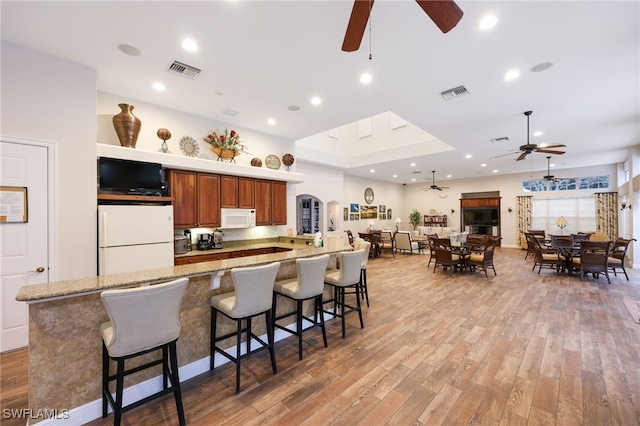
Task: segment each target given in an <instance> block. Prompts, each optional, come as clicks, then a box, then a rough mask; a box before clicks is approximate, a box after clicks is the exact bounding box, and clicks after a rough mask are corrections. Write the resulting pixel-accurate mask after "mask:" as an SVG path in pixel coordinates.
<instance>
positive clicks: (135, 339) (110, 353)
mask: <svg viewBox="0 0 640 426" xmlns="http://www.w3.org/2000/svg"><path fill="white" fill-rule="evenodd" d="M188 283H189V279H188V278H180V279H178V280H175V281H171V282H168V283H164V284H156V285H150V286H146V287H136V288H126V289H117V290H106V291H103V292H102V293H101V294H100V296H101V298H102V301H103V303H104V306H105V308H106V310H107V313H108V314H109V319H110V321H107V322H104V323H102V324H101V325H100V331H101V333H102V339H103V344H102V417H103V418H104V417H107V409H108V404H111V407H112V408H113V412H114V420H113V423H114V425H116V426H117V425H119V424H120V420H121V418H122V413H124V412H126V411H129V410H131V409H132V408H135V407H138V406H140V405H142V404H144V403H146V402H148V401H151V400H152V399H154V398H157V397H159V396H162V395H166V394H168V393H171V392H173V394H174V397H175V400H176V408H177V410H178V419H179V420H180V424H181V425H184V424H185V419H184V410H183V408H182V394H181V392H180V378H179V377H178V360H177V358H176V341H177V340H178V336H179V334H180V321H179V318H178V317H179V314H180V304H181V303H182V297H183V296H184V292H185V289H186V288H187V284H188ZM159 349H161V350H162V358H161V359H157V360H155V361H151V362H148V363H146V364H143V365H140V366H138V367H134V368H131V369H129V370H125V366H124V362H125V360H127V359H129V358H133V357H137V356H140V355H143V354H146V353H148V352H152V351H156V350H159ZM110 359H112V360H114V361H116V363H117V369H116V374H115V375H109V360H110ZM158 364H162V379H163V380H162V383H163V389H162V390H161V391H159V392H157V393H155V394H153V395H151V396H148V397H146V398H144V399H141V400H139V401H136V402H134V403H132V404H129V405H127V406H126V407H123V406H122V393H123V390H124V377H125V376H127V375H129V374H132V373H136V372H138V371H140V370H143V369H146V368H149V367H152V366H155V365H158ZM113 380H115V381H116V397H115V400H114V398H113V396H112V395H111V392H110V391H109V382H111V381H113ZM168 380H170V381H171V386H168Z"/></svg>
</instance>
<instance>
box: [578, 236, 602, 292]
mask: <svg viewBox="0 0 640 426" xmlns="http://www.w3.org/2000/svg"><path fill="white" fill-rule="evenodd" d="M610 248H611V241H583V242H581V243H580V256H575V257H573V258H572V259H571V264H572V266H573V268H574V269H575V270H578V271H579V273H580V280H581V281H582V280H583V278H584V276H585V275H586V274H587V273H589V272H590V273H591V274H592V275H593V277H594V278H598V276H599V274H604V276H605V277H607V282H608V283H609V284H611V280H610V279H609V266H608V260H609V249H610Z"/></svg>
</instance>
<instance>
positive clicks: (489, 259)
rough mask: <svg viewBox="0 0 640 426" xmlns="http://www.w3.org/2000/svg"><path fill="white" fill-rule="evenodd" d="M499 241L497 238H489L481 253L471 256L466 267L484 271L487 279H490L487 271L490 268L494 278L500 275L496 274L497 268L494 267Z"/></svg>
mask: <svg viewBox="0 0 640 426" xmlns="http://www.w3.org/2000/svg"><path fill="white" fill-rule="evenodd" d="M497 241H498V240H497V239H495V238H488V239H487V242H486V243H485V245H484V247H483V249H482V251H481V252H480V253H477V252H472V253H471V254H470V255H469V258H468V259H466V266H467V267H469V268H470V269H471V270H473V271H476V270H480V271H484V276H485V278H489V275H488V274H487V270H488V269H489V268H491V269H492V270H493V275H494V276H496V275H498V274H497V273H496V268H495V267H494V265H493V254H494V252H495V248H496V244H497Z"/></svg>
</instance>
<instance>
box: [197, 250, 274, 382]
mask: <svg viewBox="0 0 640 426" xmlns="http://www.w3.org/2000/svg"><path fill="white" fill-rule="evenodd" d="M279 269H280V262H273V263H270V264H267V265H261V266H252V267H245V268H233V269H231V279H232V280H233V288H234V291H232V292H228V293H222V294H218V295H216V296H213V297H212V298H211V359H210V365H209V369H210V370H213V368H214V366H215V365H214V363H215V354H216V352H217V353H219V354H221V355H222V356H224V357H225V358H227V359H228V360H229V361H231V362H233V363H235V365H236V393H239V392H240V361H241V360H242V359H244V358H245V357H248V356H249V355H251V354H252V353H255V352H258V351H260V350H263V349H267V350H268V351H269V355H270V356H271V368H272V369H273V374H276V373H277V371H278V370H277V367H276V357H275V352H274V349H273V321H272V318H271V309H272V301H273V287H274V283H275V279H276V275H277V274H278V270H279ZM218 313H221V314H222V315H224V316H225V317H227V318H229V319H230V320H232V321H235V323H236V331H233V332H231V333H228V334H225V335H223V336H218V335H217V323H218ZM258 315H264V316H265V323H266V330H267V341H266V342H265V341H264V340H262V339H261V338H260V337H258V336H256V335H255V334H254V333H253V332H252V331H251V319H252V318H253V317H255V316H258ZM243 320H244V321H245V323H246V326H245V328H243V327H242V322H243ZM244 332H246V340H245V345H246V351H245V353H244V354H241V346H242V333H244ZM234 336H235V337H236V350H235V355H231V354H230V353H228V352H227V351H226V350H225V348H222V347H219V346H218V345H217V343H218V342H221V341H223V340H225V339H228V338H229V337H234ZM252 340H256V341H257V342H258V343H260V346H259V347H258V348H256V349H254V350H251V341H252Z"/></svg>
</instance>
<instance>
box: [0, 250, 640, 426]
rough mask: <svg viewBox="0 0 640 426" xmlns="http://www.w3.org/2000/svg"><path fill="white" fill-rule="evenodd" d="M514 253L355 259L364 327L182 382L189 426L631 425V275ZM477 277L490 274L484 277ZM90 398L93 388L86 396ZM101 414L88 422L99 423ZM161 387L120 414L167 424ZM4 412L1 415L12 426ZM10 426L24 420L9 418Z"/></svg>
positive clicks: (131, 421)
mask: <svg viewBox="0 0 640 426" xmlns="http://www.w3.org/2000/svg"><path fill="white" fill-rule="evenodd" d="M524 256H525V252H524V251H521V250H517V249H504V248H498V249H497V252H496V255H495V263H496V269H497V271H498V276H497V277H493V276H490V278H489V279H486V278H485V277H484V274H483V273H475V274H468V273H467V274H458V273H455V274H454V275H453V277H450V276H449V274H448V273H443V271H442V270H440V269H438V270H437V271H436V272H435V273H433V272H432V268H427V261H428V259H429V256H428V255H415V254H414V255H402V254H400V255H397V256H396V259H395V260H394V259H393V258H392V257H391V256H390V255H385V257H384V258H381V259H375V260H372V261H370V262H369V268H368V278H369V292H370V300H371V307H369V308H367V307H366V306H365V307H364V323H365V328H364V329H362V330H361V329H360V327H359V325H358V321H357V317H356V316H355V315H350V316H349V317H348V328H347V338H346V339H342V338H341V336H340V323H339V320H331V321H329V322H328V333H329V336H328V338H329V347H328V348H324V347H323V346H322V343H321V342H322V339H321V336H320V333H319V331H313V332H310V333H308V334H307V335H306V339H307V341H308V342H310V343H311V345H309V344H307V345H306V346H305V348H304V350H305V357H304V360H303V361H298V356H297V344H296V343H295V340H294V339H295V338H294V337H291V338H287V339H286V340H283V341H280V342H278V343H277V353H276V356H277V361H278V374H276V375H273V374H272V373H271V367H270V362H269V358H268V355H267V354H266V353H261V354H256V355H255V356H253V357H252V358H250V359H248V360H247V361H246V362H245V363H243V367H242V389H243V390H242V392H241V393H240V394H239V395H236V394H235V393H234V386H235V384H234V370H233V366H232V365H231V364H226V365H224V366H222V367H219V368H216V369H215V371H214V372H213V373H205V374H202V375H200V376H198V377H196V378H194V379H191V380H189V381H187V382H185V383H184V384H183V400H184V405H185V412H186V417H187V422H188V423H190V424H192V425H211V424H219V425H238V424H242V425H250V424H278V425H326V424H334V425H410V424H419V425H439V424H446V425H467V424H486V425H525V424H528V425H538V424H543V425H553V424H558V425H634V424H640V325H639V324H636V323H634V322H633V321H632V318H631V316H630V315H629V313H628V312H627V311H626V309H625V307H624V305H623V302H622V299H623V298H625V297H627V298H631V299H635V300H640V286H639V285H638V284H640V271H634V270H631V271H628V272H629V275H630V281H627V280H625V278H624V276H622V277H621V276H620V275H618V277H617V278H616V277H613V275H612V277H611V285H608V284H607V282H606V279H605V278H604V277H600V279H597V280H596V279H593V278H592V277H591V276H589V277H586V278H585V280H584V281H583V282H581V281H580V279H579V278H577V277H575V276H574V277H568V276H565V275H559V274H557V273H555V272H553V271H550V270H543V271H542V273H541V274H540V275H537V274H536V273H535V272H532V271H531V266H532V263H531V259H529V260H527V261H525V260H524ZM490 274H491V273H490ZM1 360H2V395H1V404H2V408H6V407H9V408H17V407H21V406H26V384H25V381H26V380H25V378H24V376H25V361H26V351H20V352H17V353H14V354H4V355H2V358H1ZM98 397H99V395H96V398H98ZM112 421H113V417H112V416H109V417H107V418H106V419H99V420H96V421H94V422H91V423H90V424H91V425H96V426H97V425H108V424H111V423H112ZM176 421H177V417H176V415H175V404H174V402H173V399H172V397H171V396H168V397H166V398H164V399H162V400H158V401H155V402H152V403H150V404H147V405H145V406H142V407H140V408H137V409H136V410H133V411H131V412H129V413H126V414H125V415H124V419H123V423H124V424H127V425H140V424H149V425H171V424H176ZM11 422H12V421H10V420H9V421H7V420H4V421H3V422H2V424H3V425H5V424H6V425H7V426H8V425H11V424H20V423H11ZM22 424H24V423H22Z"/></svg>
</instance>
